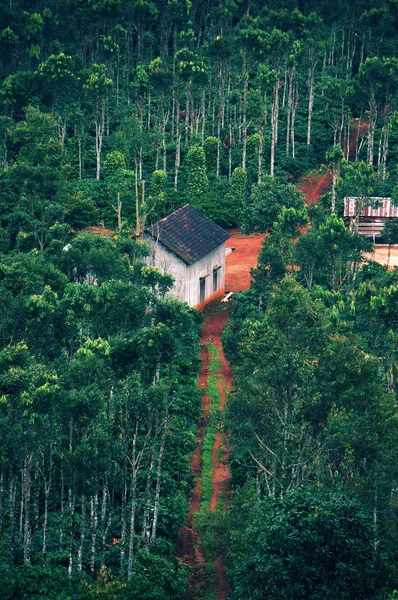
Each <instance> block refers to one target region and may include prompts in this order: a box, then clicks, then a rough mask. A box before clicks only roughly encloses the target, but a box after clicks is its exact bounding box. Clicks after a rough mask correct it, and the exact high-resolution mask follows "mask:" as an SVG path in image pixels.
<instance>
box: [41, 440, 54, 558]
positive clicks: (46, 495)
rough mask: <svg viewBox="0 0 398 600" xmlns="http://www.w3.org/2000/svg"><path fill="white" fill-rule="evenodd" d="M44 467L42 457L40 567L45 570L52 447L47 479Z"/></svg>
mask: <svg viewBox="0 0 398 600" xmlns="http://www.w3.org/2000/svg"><path fill="white" fill-rule="evenodd" d="M44 473H45V465H44V456H43V479H44V519H43V547H42V565H43V568H46V565H47V528H48V500H49V497H50V490H51V482H52V446H51V447H50V457H49V467H48V477H47V476H45V475H44Z"/></svg>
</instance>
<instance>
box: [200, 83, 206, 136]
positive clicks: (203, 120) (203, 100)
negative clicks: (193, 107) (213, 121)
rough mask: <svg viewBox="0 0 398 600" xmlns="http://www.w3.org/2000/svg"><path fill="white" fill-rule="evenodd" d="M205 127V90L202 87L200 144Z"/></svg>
mask: <svg viewBox="0 0 398 600" xmlns="http://www.w3.org/2000/svg"><path fill="white" fill-rule="evenodd" d="M205 129H206V90H205V88H203V90H202V133H201V137H202V144H203V142H204V139H205Z"/></svg>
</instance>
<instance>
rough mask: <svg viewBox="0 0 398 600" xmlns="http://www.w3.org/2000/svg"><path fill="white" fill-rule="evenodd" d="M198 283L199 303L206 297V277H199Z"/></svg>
mask: <svg viewBox="0 0 398 600" xmlns="http://www.w3.org/2000/svg"><path fill="white" fill-rule="evenodd" d="M199 285H200V288H199V302H200V304H202V302H204V301H205V298H206V277H201V278H200V279H199Z"/></svg>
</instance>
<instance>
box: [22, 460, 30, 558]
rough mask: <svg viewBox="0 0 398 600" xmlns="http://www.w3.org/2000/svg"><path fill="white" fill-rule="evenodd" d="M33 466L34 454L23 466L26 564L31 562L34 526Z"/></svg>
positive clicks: (24, 552) (24, 551)
mask: <svg viewBox="0 0 398 600" xmlns="http://www.w3.org/2000/svg"><path fill="white" fill-rule="evenodd" d="M31 466H32V455H30V456H29V457H26V458H25V461H24V468H23V497H24V507H25V510H24V513H25V515H24V516H25V518H24V539H23V558H24V563H25V564H29V565H30V564H31V544H32V527H31V522H30V496H31Z"/></svg>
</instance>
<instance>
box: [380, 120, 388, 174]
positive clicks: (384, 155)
mask: <svg viewBox="0 0 398 600" xmlns="http://www.w3.org/2000/svg"><path fill="white" fill-rule="evenodd" d="M388 134H389V129H388V125H387V126H385V128H384V140H383V149H382V156H381V165H382V167H381V178H382V180H383V181H385V180H386V179H387V154H388Z"/></svg>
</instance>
